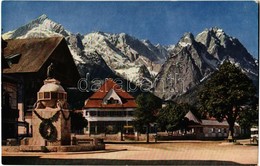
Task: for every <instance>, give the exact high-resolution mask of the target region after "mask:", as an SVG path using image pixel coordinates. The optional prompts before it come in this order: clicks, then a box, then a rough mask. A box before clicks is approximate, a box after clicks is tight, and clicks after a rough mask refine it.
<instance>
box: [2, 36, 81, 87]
mask: <svg viewBox="0 0 260 166" xmlns="http://www.w3.org/2000/svg"><path fill="white" fill-rule="evenodd" d="M6 42H7V47H5V48H4V49H3V52H4V55H3V56H4V59H5V60H6V61H7V63H8V65H9V68H5V69H3V74H20V75H27V74H30V75H33V74H36V75H37V77H38V78H41V79H45V78H46V71H47V67H48V66H49V65H50V64H51V63H54V68H55V78H56V79H58V80H59V81H61V82H62V83H63V84H65V85H66V86H76V85H77V81H78V80H79V78H80V75H79V72H78V69H77V67H76V65H75V62H74V59H73V57H72V55H71V52H70V50H69V48H68V45H67V43H66V40H65V39H64V38H63V37H50V38H27V39H11V40H6Z"/></svg>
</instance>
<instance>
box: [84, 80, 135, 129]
mask: <svg viewBox="0 0 260 166" xmlns="http://www.w3.org/2000/svg"><path fill="white" fill-rule="evenodd" d="M136 107H137V104H136V102H135V98H134V97H133V96H131V95H130V94H129V93H127V92H126V91H124V90H123V89H122V88H121V87H120V85H118V84H116V83H115V82H114V81H113V80H112V79H106V81H105V83H104V84H103V85H102V86H101V87H100V89H99V90H98V91H97V92H95V93H94V94H93V95H92V96H90V97H89V98H88V99H87V100H86V101H85V104H84V108H83V115H84V117H85V118H86V119H87V120H88V129H87V133H89V134H99V133H117V132H119V131H123V129H124V128H125V129H126V130H127V131H126V132H128V130H129V128H132V122H133V112H134V110H135V109H136Z"/></svg>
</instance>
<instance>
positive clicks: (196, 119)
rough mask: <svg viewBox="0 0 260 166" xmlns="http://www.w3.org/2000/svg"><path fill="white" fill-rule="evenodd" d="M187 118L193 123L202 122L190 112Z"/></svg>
mask: <svg viewBox="0 0 260 166" xmlns="http://www.w3.org/2000/svg"><path fill="white" fill-rule="evenodd" d="M185 117H186V118H188V119H189V121H193V122H195V123H198V124H201V121H200V120H199V119H198V118H197V117H196V116H195V115H194V114H193V113H192V112H191V111H189V112H188V113H187V114H186V115H185Z"/></svg>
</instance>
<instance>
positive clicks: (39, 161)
mask: <svg viewBox="0 0 260 166" xmlns="http://www.w3.org/2000/svg"><path fill="white" fill-rule="evenodd" d="M2 164H11V165H21V164H22V165H240V164H239V163H236V162H231V161H214V160H200V161H198V160H112V159H111V160H109V159H45V158H39V157H32V156H30V157H28V156H20V157H14V156H12V157H11V156H7V157H3V158H2Z"/></svg>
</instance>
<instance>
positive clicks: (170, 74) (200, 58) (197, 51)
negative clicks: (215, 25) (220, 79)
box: [154, 33, 217, 99]
mask: <svg viewBox="0 0 260 166" xmlns="http://www.w3.org/2000/svg"><path fill="white" fill-rule="evenodd" d="M207 61H211V63H212V64H211V65H209V64H208V63H207ZM215 66H217V60H216V59H214V58H210V55H209V54H208V53H207V50H206V48H205V47H204V46H203V45H202V44H200V43H198V42H196V41H195V40H194V36H193V35H192V34H191V33H186V34H185V35H184V36H183V37H182V38H181V39H180V41H179V42H178V43H177V44H176V46H175V48H174V49H173V50H172V52H171V55H170V57H169V58H168V59H167V61H166V62H165V63H164V65H163V66H162V68H161V70H160V72H159V74H158V75H157V77H156V82H155V84H154V93H155V94H156V95H158V96H159V97H161V98H164V99H171V98H174V97H175V96H176V95H180V94H182V93H185V92H186V91H187V90H189V89H190V88H192V87H194V86H196V85H197V84H198V83H199V82H200V81H201V80H202V79H203V78H204V77H206V76H207V75H209V74H210V73H211V72H212V71H214V67H215Z"/></svg>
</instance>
